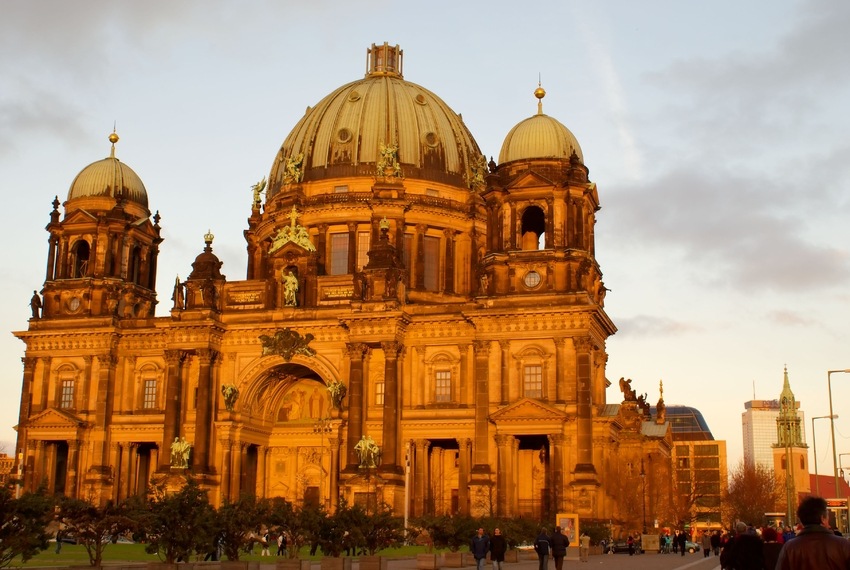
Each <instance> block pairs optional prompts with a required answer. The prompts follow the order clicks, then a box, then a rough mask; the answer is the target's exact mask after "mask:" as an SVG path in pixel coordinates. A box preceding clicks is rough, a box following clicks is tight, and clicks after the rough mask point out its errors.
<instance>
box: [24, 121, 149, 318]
mask: <svg viewBox="0 0 850 570" xmlns="http://www.w3.org/2000/svg"><path fill="white" fill-rule="evenodd" d="M109 141H110V142H111V143H112V148H111V151H110V154H109V157H107V158H104V159H103V160H99V161H97V162H93V163H92V164H90V165H88V166H86V167H85V168H83V170H81V171H80V173H79V174H78V175H77V176H76V178H75V179H74V181H73V182H72V183H71V187H70V189H69V190H68V199H67V200H66V201H65V203H64V204H63V206H64V210H65V216H64V218H62V219H61V220H60V212H59V200H58V198H57V199H55V200H54V201H53V211H52V212H51V214H50V223H49V224H48V225H47V228H46V229H47V231H48V233H49V234H50V238H49V249H48V256H47V275H46V277H45V282H44V289H43V291H42V293H43V297H44V298H43V308H42V312H41V315H40V317H41V318H43V319H45V321H47V320H50V319H59V318H77V317H109V318H112V317H117V318H148V317H153V315H154V310H155V307H156V303H157V300H156V291H155V286H156V262H157V255H158V253H159V244H160V243H161V242H162V238H161V237H160V227H159V213H157V214H156V215H154V216H153V218H152V219H151V213H150V210H149V209H148V195H147V191H146V190H145V186H144V184H143V183H142V180H141V179H140V178H139V176H138V175H137V174H136V173H135V172H134V171H133V170H132V169H131V168H130V167H129V166H127V165H126V164H124V163H122V162H121V161H119V160H118V159H117V158H116V157H115V143H116V142H118V135H116V134H115V133H112V134H110V135H109ZM37 316H38V315H36V314H35V311H34V315H33V317H34V318H35V317H37Z"/></svg>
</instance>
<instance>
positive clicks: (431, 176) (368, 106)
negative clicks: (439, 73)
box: [267, 43, 482, 198]
mask: <svg viewBox="0 0 850 570" xmlns="http://www.w3.org/2000/svg"><path fill="white" fill-rule="evenodd" d="M367 54H368V64H367V65H368V67H367V73H366V76H365V77H364V78H363V79H361V80H359V81H354V82H352V83H348V84H347V85H343V86H342V87H340V88H338V89H336V90H335V91H333V92H332V93H331V94H330V95H328V96H327V97H325V98H324V99H322V100H321V101H320V102H319V103H318V104H317V105H316V106H315V107H310V108H308V109H307V112H306V113H305V115H304V116H303V117H302V118H301V120H300V121H299V122H298V124H297V125H296V126H295V128H294V129H293V130H292V132H291V133H289V136H288V137H286V140H285V141H284V143H283V146H281V149H280V151H279V152H278V154H277V157H276V158H275V162H274V164H273V165H272V170H271V174H270V176H269V189H268V196H267V198H271V197H273V196H274V195H275V194H277V193H279V192H281V191H282V190H281V189H282V188H284V187H285V185H286V184H287V183H291V182H292V172H293V171H292V165H293V164H294V165H296V168H297V169H298V174H297V176H298V178H299V179H298V180H296V182H301V181H303V182H310V181H316V180H322V179H328V178H338V177H350V176H374V174H375V171H376V165H377V163H378V161H379V160H380V153H381V148H382V146H395V147H397V157H398V162H399V164H400V166H401V170H402V175H403V176H404V177H405V178H416V179H423V180H433V181H435V182H442V183H446V184H454V185H457V186H461V185H462V186H469V181H470V179H471V176H472V172H473V168H474V167H475V165H476V164H478V162H479V161H480V159H481V156H482V155H481V151H480V150H479V148H478V144H477V143H476V142H475V140H474V139H473V138H472V135H471V134H470V132H469V130H468V129H467V128H466V126H465V125H464V124H463V121H462V119H461V117H460V115H458V114H457V113H455V112H454V111H452V110H451V109H450V108H449V106H448V105H446V103H445V102H443V100H442V99H440V98H439V97H437V96H436V95H435V94H433V93H432V92H430V91H428V90H427V89H425V88H424V87H421V86H419V85H416V84H415V83H411V82H409V81H405V80H404V78H403V76H402V56H403V52H402V51H401V50H400V49H399V47H398V46H390V45H388V44H387V43H384V44H383V45H380V46H376V45H375V44H372V47H371V49H369V50H368V51H367ZM288 167H289V169H288Z"/></svg>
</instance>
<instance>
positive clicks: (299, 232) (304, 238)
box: [269, 205, 316, 253]
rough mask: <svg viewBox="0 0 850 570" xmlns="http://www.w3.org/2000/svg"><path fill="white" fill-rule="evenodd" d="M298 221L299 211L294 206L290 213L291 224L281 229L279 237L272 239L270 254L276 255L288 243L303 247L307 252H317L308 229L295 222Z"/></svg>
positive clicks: (278, 233)
mask: <svg viewBox="0 0 850 570" xmlns="http://www.w3.org/2000/svg"><path fill="white" fill-rule="evenodd" d="M296 219H298V210H296V209H295V206H294V205H293V206H292V211H291V212H290V213H289V220H290V223H289V225H288V226H284V227H282V228H281V229H279V230H278V232H277V235H276V236H274V238H272V245H271V247H269V253H274V252H275V251H277V250H279V249H280V248H282V247H283V246H284V245H286V244H288V243H294V244H295V245H298V246H301V247H303V248H304V249H306V250H307V251H316V246H314V245H313V242H311V241H310V235H309V233H308V232H307V228H305V227H304V226H302V225H299V224H297V223H296V222H295V220H296Z"/></svg>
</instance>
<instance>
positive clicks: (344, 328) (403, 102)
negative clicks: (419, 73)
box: [16, 44, 672, 520]
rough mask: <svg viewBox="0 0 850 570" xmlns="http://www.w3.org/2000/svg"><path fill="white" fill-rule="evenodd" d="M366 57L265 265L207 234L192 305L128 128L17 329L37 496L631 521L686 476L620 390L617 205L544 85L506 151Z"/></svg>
mask: <svg viewBox="0 0 850 570" xmlns="http://www.w3.org/2000/svg"><path fill="white" fill-rule="evenodd" d="M367 61H368V67H367V73H366V75H365V77H364V78H362V79H359V80H356V81H353V82H351V83H348V84H346V85H343V86H342V87H339V88H338V89H336V90H335V91H333V92H332V93H330V94H329V95H327V96H326V97H324V98H323V99H322V100H321V101H319V102H318V103H317V104H316V105H315V106H314V107H311V108H308V109H307V111H306V113H305V114H304V116H303V117H302V118H301V120H300V121H299V122H298V123H297V124H296V125H295V127H294V128H293V129H292V131H291V132H290V133H289V135H288V136H287V137H286V139H285V140H284V142H283V145H282V146H281V147H280V149H279V151H278V153H277V156H276V157H275V158H274V161H273V164H272V168H271V170H270V174H269V176H268V179H267V180H266V179H264V180H263V181H261V182H259V183H257V185H256V186H255V187H254V196H253V201H252V202H251V203H250V205H247V204H246V213H248V214H249V217H248V222H247V228H246V229H245V232H244V235H245V239H246V242H247V272H246V273H247V275H246V278H245V279H243V280H232V279H227V278H226V277H225V275H224V274H223V273H222V267H221V266H222V263H221V262H220V261H219V259H218V258H217V257H216V255H215V253H214V252H213V246H212V243H213V236H212V235H211V234H210V235H207V236H205V245H204V247H203V251H202V252H201V253H200V254H199V255H198V256H197V258H196V259H195V260H194V262H193V263H192V264H191V267H192V269H191V273H190V274H189V276H188V278H186V279H185V280H180V279H179V278H178V279H177V280H176V282H175V283H174V287H173V290H172V291H171V300H170V303H168V305H169V306H170V314H167V315H160V316H157V315H156V314H155V308H156V306H157V303H158V297H157V293H156V291H155V290H154V285H155V282H156V274H157V255H158V252H159V248H160V244H161V242H162V238H161V237H160V230H161V228H160V225H159V215H158V214H156V215H153V216H151V211H150V210H149V208H148V194H147V190H146V189H145V187H144V185H143V183H142V181H141V179H140V178H139V176H137V175H136V173H135V172H133V171H132V170H131V169H130V168H129V167H128V166H126V165H125V164H124V163H122V162H120V161H119V160H118V159H117V158H116V157H115V143H116V142H117V136H116V135H115V134H114V133H113V135H111V137H110V140H111V142H112V143H113V147H112V153H111V155H110V157H109V158H106V159H104V160H101V161H98V162H95V163H92V164H91V165H89V166H87V167H86V168H84V169H83V170H82V171H81V172H80V174H79V175H78V176H77V178H76V179H75V180H74V181H73V183H72V185H71V188H70V190H69V192H68V195H67V200H65V202H64V203H62V204H61V206H62V211H60V203H59V201H58V199H57V200H55V201H54V205H53V212H52V213H51V216H50V221H49V223H48V225H47V231H48V234H49V248H48V252H47V270H46V278H45V282H44V286H43V289H42V290H41V291H40V292H37V293H35V294H34V296H33V301H32V303H33V318H32V319H31V320H30V321H29V327H28V329H27V330H26V331H21V332H17V333H16V335H17V336H18V337H19V338H20V339H21V340H22V341H23V342H24V343H25V346H26V348H25V357H24V358H23V361H24V372H23V390H22V398H21V409H20V419H19V424H18V426H17V429H18V446H17V447H18V452H19V453H20V455H19V457H21V458H22V462H23V465H22V468H23V473H24V486H25V487H26V488H28V489H34V488H35V487H36V486H37V485H39V484H40V483H42V482H45V483H46V484H47V485H48V487H49V489H50V490H52V491H54V492H56V493H63V494H66V495H72V496H80V497H86V498H93V499H95V500H100V501H105V500H107V499H121V498H123V497H126V496H128V495H132V494H137V493H143V492H144V491H145V489H146V487H147V485H148V483H149V482H150V481H151V480H152V479H154V478H161V479H163V480H165V481H168V482H171V483H173V484H177V480H178V479H179V477H182V476H183V475H186V474H188V475H190V476H192V477H194V478H196V479H197V480H198V481H199V482H200V483H201V484H202V485H203V486H204V487H205V488H207V489H208V490H209V492H210V497H211V498H212V500H213V501H214V502H215V503H220V502H221V501H223V500H225V499H228V498H229V499H233V498H236V497H238V496H239V495H240V494H241V493H244V492H249V493H254V494H256V495H257V496H263V497H268V496H283V497H286V498H288V499H290V500H292V501H294V502H296V503H299V504H304V503H309V502H313V503H322V504H324V505H325V506H326V507H328V508H330V509H333V508H334V507H335V506H336V505H337V504H338V503H339V501H340V499H345V500H346V501H348V502H349V503H352V502H361V503H369V502H375V501H380V502H385V503H387V504H389V505H390V506H391V507H392V508H393V509H394V510H396V512H398V513H399V514H400V513H401V512H409V513H410V515H411V516H418V515H421V514H425V513H447V512H462V513H470V514H498V515H537V516H543V515H545V514H547V513H557V512H567V513H577V514H578V515H579V516H581V517H585V518H596V519H600V520H602V519H605V520H625V519H626V518H627V517H628V516H633V515H634V512H628V513H627V512H625V511H627V510H628V511H634V509H633V508H632V507H629V506H628V505H632V506H634V505H635V504H636V503H635V501H638V500H639V493H640V488H639V487H640V479H637V477H638V476H640V477H643V478H644V479H643V481H644V483H643V485H646V481H656V480H657V481H660V482H661V483H659V485H664V482H665V481H669V480H670V477H669V476H670V450H671V445H672V439H671V435H670V429H669V423H668V422H667V421H666V420H665V418H664V412H663V410H664V407H663V401H662V402H659V405H658V409H659V410H660V411H659V413H658V414H657V415H656V416H655V417H653V416H651V415H650V413H649V405H648V403H647V402H646V401H645V399H646V396H645V395H644V396H639V395H638V394H636V392H635V390H634V389H632V388H631V386H630V381H629V382H626V381H622V380H621V382H620V388H621V391H622V393H623V401H622V403H616V404H608V403H607V402H606V388H607V387H608V386H609V384H610V383H609V381H608V380H607V379H606V375H605V364H606V359H607V355H606V339H607V338H608V337H609V336H611V335H612V334H614V333H615V332H616V327H615V326H614V323H613V322H612V321H611V319H610V318H609V317H608V315H607V314H606V312H605V310H604V300H605V293H606V291H607V290H606V288H605V285H604V283H603V281H602V271H601V269H600V267H599V265H598V263H597V261H596V257H595V246H594V244H595V235H594V230H595V222H596V214H597V212H598V211H599V208H600V202H599V194H598V192H597V188H596V185H595V184H594V183H593V182H592V181H591V180H590V179H589V176H588V174H589V170H588V168H587V167H586V166H585V164H584V157H583V155H582V151H581V148H580V146H579V144H578V141H577V140H576V138H575V137H574V136H573V134H572V133H571V132H570V131H569V130H568V129H567V128H566V127H565V126H564V125H563V124H561V123H560V122H559V121H557V120H556V119H554V118H552V117H549V116H548V115H546V114H544V113H543V108H542V107H543V98H544V96H545V91H544V90H543V89H542V88H541V87H539V86H538V88H537V90H536V91H535V92H534V95H535V97H536V98H537V100H538V101H537V112H536V114H533V115H531V116H530V117H529V118H527V119H525V120H523V121H521V122H519V123H518V124H517V125H516V126H515V127H514V128H513V129H512V130H511V131H510V132H509V133H508V134H507V136H506V137H505V139H504V143H503V145H502V148H501V152H500V153H499V157H498V162H496V161H494V160H493V159H492V158H491V159H490V160H489V161H488V160H487V159H486V158H485V156H484V155H483V154H482V152H481V151H480V149H479V147H478V144H477V143H476V141H475V139H474V138H473V136H472V134H471V133H470V132H469V130H468V129H467V127H466V126H465V125H464V123H463V121H462V119H461V117H460V115H458V114H457V113H456V112H454V111H453V110H452V109H450V108H449V107H448V106H447V105H446V104H445V103H444V102H443V101H442V100H441V99H440V98H439V97H437V96H436V95H435V94H434V93H432V92H430V91H428V90H427V89H425V88H423V87H421V86H419V85H416V84H414V83H411V82H409V81H406V80H405V79H404V78H403V73H402V72H403V66H402V64H403V52H402V51H401V50H400V49H399V48H398V46H391V45H388V44H383V45H372V46H371V48H370V49H368V50H367ZM199 246H200V243H199ZM188 262H189V260H187V268H188ZM645 459H646V460H645ZM636 465H646V466H650V465H651V466H652V469H653V470H654V471H655V472H653V473H652V474H651V477H650V478H647V477H645V475H646V474H645V473H644V472H643V468H641V471H640V473H638V471H637V468H636V467H634V466H636ZM626 466H630V467H629V468H628V470H627V467H626ZM632 467H634V468H632ZM647 468H648V467H647ZM643 492H644V495H645V494H646V489H645V488H644V490H643ZM665 492H666V491H664V490H663V488H659V489H654V493H655V494H658V493H662V494H663V493H665ZM636 493H637V495H636ZM636 497H637V498H636ZM638 512H639V511H638Z"/></svg>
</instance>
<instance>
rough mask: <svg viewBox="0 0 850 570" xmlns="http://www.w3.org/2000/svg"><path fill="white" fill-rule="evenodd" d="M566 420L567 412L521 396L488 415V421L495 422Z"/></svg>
mask: <svg viewBox="0 0 850 570" xmlns="http://www.w3.org/2000/svg"><path fill="white" fill-rule="evenodd" d="M566 420H567V414H565V413H564V412H562V411H561V410H558V409H555V408H553V407H552V406H549V405H548V404H544V403H543V402H541V401H539V400H533V399H531V398H522V399H520V400H517V401H516V402H514V403H513V404H511V405H509V406H505V407H504V408H502V409H500V410H498V411H496V412H495V413H493V414H492V415H490V421H492V422H495V423H497V424H498V423H515V422H531V423H540V422H545V423H552V422H556V423H559V424H560V423H563V422H565V421H566Z"/></svg>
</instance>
